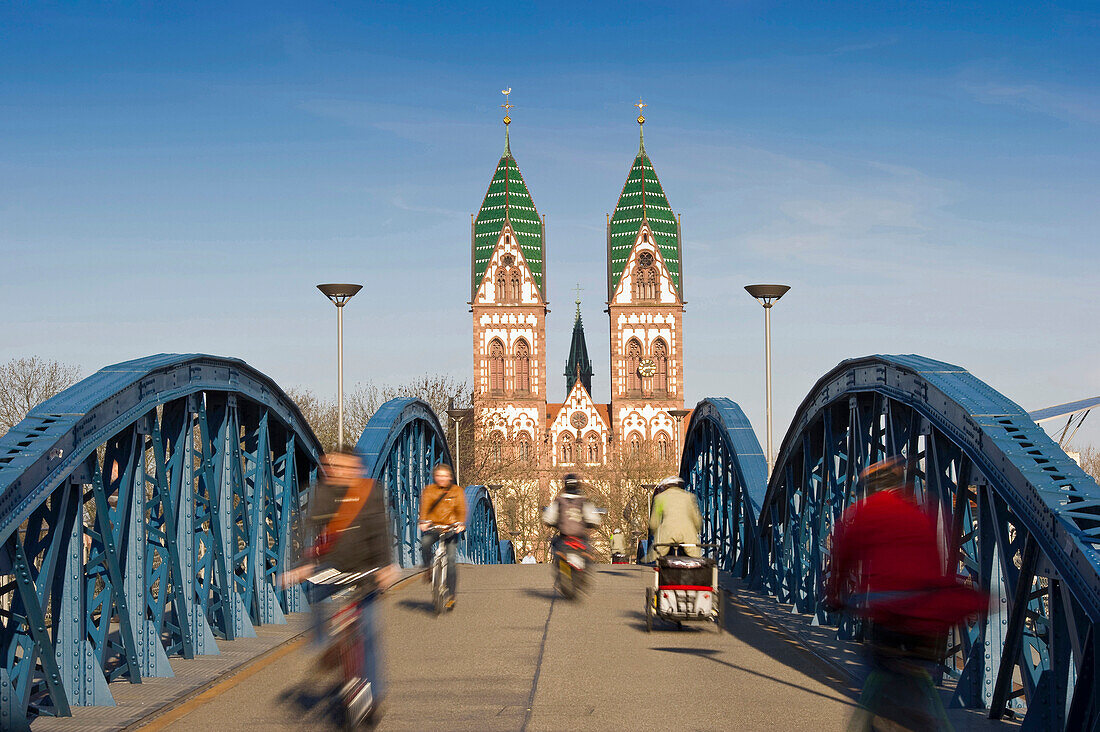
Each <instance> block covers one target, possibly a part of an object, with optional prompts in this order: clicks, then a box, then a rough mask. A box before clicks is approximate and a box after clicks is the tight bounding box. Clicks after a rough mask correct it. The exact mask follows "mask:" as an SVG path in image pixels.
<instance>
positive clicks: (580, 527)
mask: <svg viewBox="0 0 1100 732" xmlns="http://www.w3.org/2000/svg"><path fill="white" fill-rule="evenodd" d="M542 520H543V522H544V523H545V524H546V525H547V526H553V527H555V528H556V529H557V530H558V535H557V536H555V537H554V540H553V541H552V542H550V551H551V553H553V552H556V551H557V549H558V546H559V545H560V544H561V542H562V539H563V537H567V536H571V537H573V538H576V539H583V540H584V543H585V546H588V535H589V533H590V531H591V530H592V529H594V528H596V527H597V526H599V525H600V514H599V513H598V512H597V511H596V507H595V506H594V505H593V504H592V501H590V500H588V498H586V497H585V495H584V483H583V482H582V481H581V479H580V478H579V477H578V476H577V475H576V474H575V473H566V474H565V477H564V478H562V489H561V493H559V494H558V495H557V497H556V498H554V501H553V502H552V503H551V504H550V505H549V506H547V507H546V509H545V510H544V511H543V513H542Z"/></svg>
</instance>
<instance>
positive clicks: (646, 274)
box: [631, 252, 659, 300]
mask: <svg viewBox="0 0 1100 732" xmlns="http://www.w3.org/2000/svg"><path fill="white" fill-rule="evenodd" d="M632 279H633V287H632V288H631V289H632V290H633V294H634V299H635V300H656V299H657V283H658V281H659V279H658V277H657V268H656V267H655V266H654V264H653V255H652V254H651V253H649V252H642V253H641V254H639V255H638V264H636V265H635V266H634V277H633V278H632Z"/></svg>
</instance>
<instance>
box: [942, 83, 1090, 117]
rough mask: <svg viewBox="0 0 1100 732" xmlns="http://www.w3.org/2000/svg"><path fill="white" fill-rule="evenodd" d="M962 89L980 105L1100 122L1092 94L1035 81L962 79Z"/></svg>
mask: <svg viewBox="0 0 1100 732" xmlns="http://www.w3.org/2000/svg"><path fill="white" fill-rule="evenodd" d="M962 88H963V89H964V90H965V91H966V92H968V93H969V94H970V95H971V96H973V98H974V99H976V100H977V101H979V102H981V103H982V104H1001V105H1008V106H1012V107H1018V108H1020V109H1026V110H1028V111H1030V112H1037V113H1039V114H1045V115H1048V116H1051V117H1055V118H1058V119H1062V120H1067V121H1077V122H1088V123H1090V124H1097V123H1100V99H1098V97H1097V96H1096V95H1092V94H1084V93H1081V92H1077V91H1070V90H1066V89H1055V88H1053V87H1049V86H1040V85H1038V84H1009V83H1003V82H993V81H990V82H983V83H975V82H963V84H962Z"/></svg>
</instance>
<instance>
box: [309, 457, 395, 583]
mask: <svg viewBox="0 0 1100 732" xmlns="http://www.w3.org/2000/svg"><path fill="white" fill-rule="evenodd" d="M315 490H316V494H315V495H314V499H313V506H312V510H311V511H310V524H311V527H312V529H313V533H314V535H315V536H316V537H317V541H316V542H315V543H314V548H315V553H316V555H317V562H318V563H319V564H322V565H327V566H330V567H333V568H334V569H338V570H340V571H341V572H367V571H370V570H372V569H377V568H379V567H385V566H388V565H389V564H392V563H393V549H392V547H393V539H392V536H391V533H390V521H389V518H388V517H387V516H386V500H385V487H384V486H382V485H377V484H375V482H374V481H372V480H369V479H366V478H362V479H359V480H356V481H353V482H352V483H351V484H350V485H348V484H340V483H331V482H329V481H327V480H321V481H319V482H318V483H317V485H316V486H315ZM364 497H365V499H366V500H365V502H363V498H364ZM356 503H358V504H360V505H359V506H358V510H355V509H356V507H355V505H354V504H356ZM341 508H343V509H344V514H343V516H340V515H339V514H340V509H341ZM345 523H346V524H347V526H346V528H344V529H343V530H342V531H333V530H332V529H333V528H334V527H336V528H339V527H340V526H342V525H343V524H345Z"/></svg>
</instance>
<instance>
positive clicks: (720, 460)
mask: <svg viewBox="0 0 1100 732" xmlns="http://www.w3.org/2000/svg"><path fill="white" fill-rule="evenodd" d="M767 472H768V468H767V464H766V462H765V461H764V451H763V450H761V449H760V442H759V441H758V440H757V439H756V434H755V433H754V432H753V430H752V425H751V424H750V423H749V420H748V418H747V417H746V416H745V413H744V412H742V411H741V407H739V406H738V405H737V403H736V402H734V401H732V400H730V399H726V398H724V397H712V398H709V399H704V400H703V401H701V402H699V403H698V404H697V405H695V409H694V410H692V413H691V421H690V422H689V423H688V427H687V431H686V432H685V433H684V450H683V455H682V456H681V459H680V477H681V478H683V480H684V483H685V485H686V487H687V488H688V490H690V491H692V492H693V493H695V495H696V496H697V497H698V499H699V510H700V512H701V513H702V514H703V531H702V541H703V543H705V544H717V545H718V549H717V550H716V551H715V552H714V556H715V557H716V558H717V559H718V562H719V566H720V567H721V568H722V569H725V570H726V571H728V572H733V573H735V574H738V575H741V574H744V573H745V572H746V571H747V567H746V564H745V563H746V562H747V561H749V559H750V558H751V557H752V555H753V551H752V546H753V544H754V543H755V542H756V540H757V528H756V521H757V517H758V516H759V515H760V504H761V501H762V500H763V498H764V484H765V481H766V479H767Z"/></svg>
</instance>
